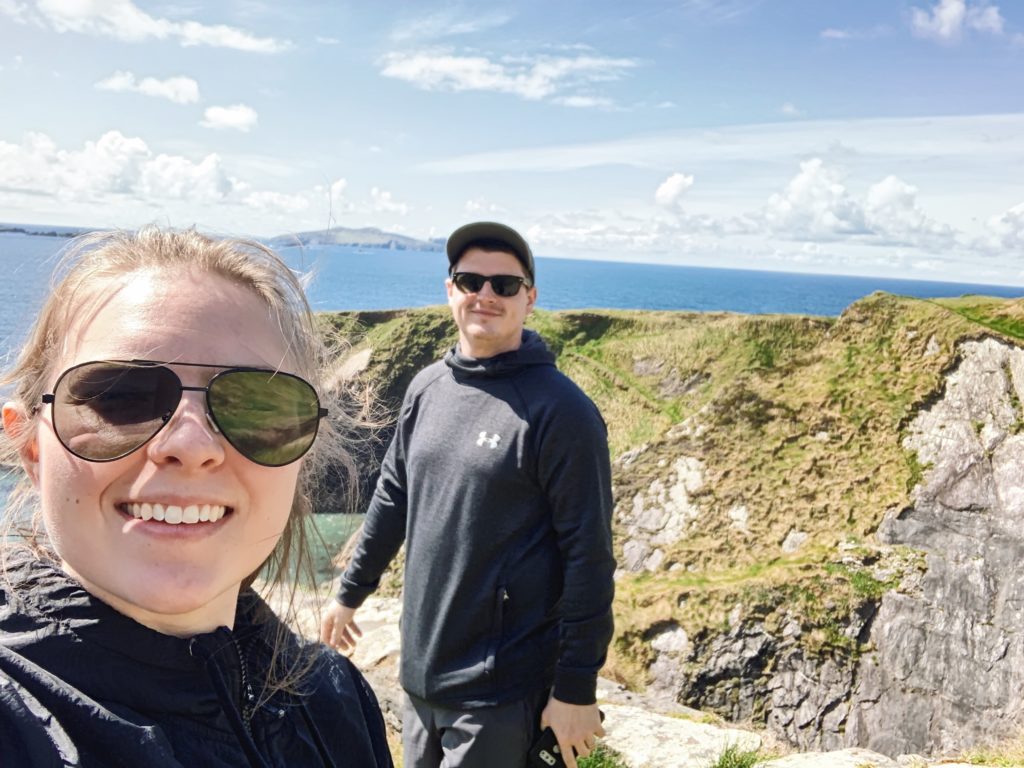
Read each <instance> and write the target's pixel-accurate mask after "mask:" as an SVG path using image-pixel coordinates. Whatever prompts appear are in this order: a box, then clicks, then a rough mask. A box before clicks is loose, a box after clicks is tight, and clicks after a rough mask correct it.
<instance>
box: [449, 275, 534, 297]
mask: <svg viewBox="0 0 1024 768" xmlns="http://www.w3.org/2000/svg"><path fill="white" fill-rule="evenodd" d="M452 282H453V283H455V287H456V288H458V289H459V290H460V291H462V292H463V293H480V291H482V290H483V288H484V283H490V284H491V290H493V291H494V292H495V294H497V295H498V296H501V297H502V298H505V299H508V298H511V297H513V296H515V295H516V294H517V293H519V288H520V286H523V285H525V286H526V287H527V288H530V287H531V283H530V281H529V280H527V279H526V278H525V277H519V276H518V275H478V274H477V273H476V272H455V273H454V274H453V275H452Z"/></svg>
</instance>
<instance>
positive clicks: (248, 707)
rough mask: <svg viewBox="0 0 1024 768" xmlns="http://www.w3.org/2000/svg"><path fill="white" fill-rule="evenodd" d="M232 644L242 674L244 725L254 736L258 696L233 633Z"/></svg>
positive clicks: (240, 647)
mask: <svg viewBox="0 0 1024 768" xmlns="http://www.w3.org/2000/svg"><path fill="white" fill-rule="evenodd" d="M230 637H231V643H232V645H234V646H235V653H237V654H238V668H239V669H240V670H241V673H242V691H241V693H242V696H241V699H242V707H241V709H242V724H243V725H244V726H245V730H246V731H247V732H248V734H249V735H250V736H252V722H251V721H252V716H253V702H254V701H256V695H255V694H254V693H253V692H252V685H251V684H250V682H249V674H248V673H247V672H246V666H247V665H246V663H245V655H244V654H243V653H242V646H241V645H240V644H239V642H238V638H236V637H235V636H234V634H233V633H232V634H231V635H230Z"/></svg>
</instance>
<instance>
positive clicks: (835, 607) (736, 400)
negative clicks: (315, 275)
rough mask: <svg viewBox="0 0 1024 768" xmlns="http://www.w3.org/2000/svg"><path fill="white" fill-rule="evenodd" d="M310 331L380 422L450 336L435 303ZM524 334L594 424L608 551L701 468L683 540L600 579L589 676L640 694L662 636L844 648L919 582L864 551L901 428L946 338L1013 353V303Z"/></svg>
mask: <svg viewBox="0 0 1024 768" xmlns="http://www.w3.org/2000/svg"><path fill="white" fill-rule="evenodd" d="M324 322H325V323H328V324H330V325H331V326H333V327H334V328H335V329H337V330H339V331H340V332H342V333H343V334H345V335H349V336H351V337H352V338H353V339H354V340H355V343H356V347H355V350H354V351H355V352H356V353H359V352H360V351H362V352H363V353H364V355H365V353H366V351H367V350H370V354H369V362H368V365H367V366H366V368H365V371H364V373H363V377H364V379H365V380H367V381H370V382H373V384H374V385H375V386H376V388H377V391H378V392H379V394H380V395H381V396H382V399H383V401H384V402H385V404H386V405H387V406H388V407H389V408H392V409H393V408H395V407H396V406H397V404H398V402H399V401H400V398H401V395H402V392H403V391H404V389H405V386H406V385H407V384H408V382H409V380H410V379H411V377H412V375H413V374H414V373H415V372H416V371H417V370H419V369H420V368H422V367H423V366H424V365H426V364H427V363H428V362H430V361H432V360H434V359H437V358H438V357H439V356H440V355H441V354H443V352H444V350H445V349H447V348H448V347H449V346H450V345H451V344H452V343H453V341H454V339H455V329H454V326H453V324H452V323H451V320H450V317H449V315H448V311H447V308H444V307H433V308H426V309H417V310H408V311H395V312H360V313H338V314H333V315H329V316H325V317H324ZM529 325H530V326H531V327H533V328H535V329H536V330H538V331H539V332H540V333H541V334H542V335H543V336H544V337H545V338H546V339H547V341H548V343H549V344H550V346H551V347H552V348H553V350H554V351H555V352H556V354H557V355H558V364H559V367H560V368H561V369H562V370H564V371H565V372H566V373H567V374H568V375H569V376H571V377H572V378H573V379H574V380H575V381H576V382H577V383H578V384H579V385H580V386H581V387H582V388H583V389H584V390H585V391H586V392H587V393H588V394H589V395H590V397H591V398H592V399H593V400H594V401H595V402H596V403H597V404H598V406H599V407H600V409H601V411H602V413H603V414H604V416H605V419H606V421H607V422H608V425H609V435H610V444H611V450H612V456H613V460H615V461H616V464H615V476H614V482H615V496H616V517H617V537H618V547H619V548H620V552H619V554H620V555H621V553H622V552H621V547H622V546H623V543H624V540H625V538H626V534H625V531H624V529H623V526H622V521H623V520H624V519H625V518H627V517H628V515H629V510H630V508H631V507H632V506H635V505H636V503H637V501H636V500H637V499H641V498H643V497H644V495H645V494H649V493H650V492H651V489H652V488H655V487H658V483H660V482H662V480H663V479H664V477H665V474H666V471H667V469H666V468H667V467H671V466H672V465H673V464H674V463H675V462H677V461H678V460H679V459H680V457H687V458H688V459H689V460H692V461H693V462H694V464H693V466H699V467H700V472H701V482H700V483H698V484H697V487H696V488H693V489H691V491H692V492H691V493H690V495H689V498H688V503H689V504H690V505H691V507H692V509H691V517H692V519H690V520H689V522H688V524H687V528H686V531H685V535H684V536H682V537H681V538H680V539H679V540H678V541H675V542H672V543H669V544H667V545H665V546H664V547H663V549H664V557H663V558H662V560H661V561H660V564H659V565H658V566H657V567H656V568H655V569H654V570H653V571H646V570H644V571H638V572H634V573H623V574H621V575H620V578H619V580H618V582H617V596H616V625H617V630H616V640H615V643H614V644H613V648H612V652H611V658H610V660H609V666H608V673H610V674H611V675H612V676H615V677H617V678H619V679H620V680H622V681H624V682H627V683H629V684H631V685H634V686H637V687H642V686H643V685H644V683H645V682H646V678H647V666H648V664H649V662H650V660H651V658H652V656H651V649H650V643H649V641H650V639H651V637H652V636H653V634H654V633H656V632H657V631H658V630H659V628H662V627H664V626H666V624H668V623H671V624H678V625H679V626H681V627H683V628H684V629H685V631H686V633H687V635H688V636H689V637H690V638H695V639H697V640H699V639H700V638H706V637H709V636H712V635H714V634H715V633H719V632H721V631H722V630H723V628H726V627H728V626H729V624H730V622H735V620H736V617H737V615H739V616H741V617H743V618H744V619H750V618H751V617H753V618H756V619H757V620H758V621H760V622H762V623H763V624H764V626H766V627H768V628H769V629H774V628H779V627H781V625H782V624H783V623H792V622H796V623H797V624H798V625H799V626H800V627H801V630H802V632H801V637H802V638H803V640H802V642H804V643H805V645H806V647H807V649H808V652H810V653H815V654H824V655H831V656H847V657H849V656H852V655H856V654H857V653H859V652H860V650H862V649H861V647H860V646H859V643H860V642H862V641H861V639H859V638H858V637H857V636H856V635H854V636H852V637H851V636H850V633H849V632H844V628H846V627H848V626H849V624H850V618H851V617H852V616H856V615H857V614H858V612H859V613H861V614H863V613H864V612H865V611H870V610H871V606H873V605H875V604H877V601H878V599H879V598H880V595H881V594H882V592H884V591H886V590H889V589H893V588H900V587H901V585H903V584H905V583H906V584H911V583H912V581H913V579H912V578H908V577H911V576H913V574H914V573H915V572H917V571H918V570H919V569H920V568H921V567H922V558H921V555H920V554H919V553H915V552H910V551H901V550H893V549H883V548H879V547H877V546H875V545H874V543H873V537H872V534H873V532H874V531H875V530H876V528H877V527H878V525H879V522H880V521H881V519H882V517H883V516H884V515H885V513H886V512H887V511H889V510H898V509H901V508H903V507H905V506H907V505H908V504H909V503H910V492H911V490H912V489H913V488H914V486H915V484H916V483H917V481H918V479H919V478H920V475H921V472H922V470H923V468H922V467H921V466H919V465H918V464H917V462H916V459H915V457H914V455H913V454H911V453H909V452H908V451H906V450H904V448H903V447H902V439H903V432H904V430H905V427H906V425H907V424H908V423H909V421H910V419H911V418H912V416H913V414H914V413H915V412H916V410H917V409H919V408H920V407H921V406H922V405H924V404H927V403H929V402H931V400H932V399H934V398H936V397H937V396H938V395H939V394H940V393H941V387H942V382H943V374H944V373H945V372H946V371H948V370H949V369H950V368H951V367H952V366H954V365H955V364H956V354H957V353H956V349H957V343H958V342H959V341H961V340H963V339H966V338H978V337H982V336H986V335H996V336H1000V337H1006V338H1012V339H1022V338H1024V304H1022V303H1021V302H1019V301H1009V300H1001V299H990V298H985V297H965V298H961V299H955V300H942V301H922V300H916V299H907V298H900V297H895V296H891V295H886V294H875V295H872V296H870V297H867V298H866V299H863V300H862V301H859V302H857V303H855V304H853V305H852V306H851V307H849V308H848V309H847V310H846V311H845V312H844V313H843V314H842V315H841V316H840V317H839V318H815V317H799V316H744V315H734V314H726V313H706V314H698V313H688V312H640V311H565V312H545V311H538V312H536V313H535V314H534V315H533V316H532V317H531V318H530V321H529ZM794 537H795V538H794ZM907 588H910V587H907Z"/></svg>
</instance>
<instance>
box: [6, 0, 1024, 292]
mask: <svg viewBox="0 0 1024 768" xmlns="http://www.w3.org/2000/svg"><path fill="white" fill-rule="evenodd" d="M0 100H2V103H3V105H4V106H3V109H2V111H0V221H8V222H22V223H40V224H68V225H85V226H103V227H105V226H121V227H134V226H138V225H140V224H143V223H146V222H151V221H156V222H161V223H165V224H171V225H174V226H181V227H184V226H191V225H193V224H195V225H198V226H199V227H200V228H202V229H205V230H209V231H214V232H223V233H231V234H247V235H257V236H269V235H275V234H280V233H285V232H299V231H306V230H315V229H323V228H325V227H327V226H328V225H332V224H334V225H341V226H348V227H362V226H375V227H380V228H382V229H385V230H388V231H393V232H399V233H403V234H408V235H411V236H414V237H421V238H428V237H444V236H446V235H447V234H448V232H450V231H451V230H452V229H453V228H455V227H456V226H458V225H460V224H462V223H464V222H466V221H470V220H474V219H482V218H487V219H497V220H500V221H505V222H508V223H510V224H512V225H513V226H516V227H518V228H520V229H521V230H522V231H523V232H524V233H525V234H526V235H527V237H528V238H529V239H530V241H531V243H532V245H533V246H534V250H535V251H536V252H537V253H538V254H539V255H543V256H559V257H589V258H595V257H596V258H605V259H619V260H636V261H647V262H659V263H677V264H692V265H699V266H734V267H741V268H754V269H771V270H791V271H805V272H833V273H845V274H867V275H883V276H901V277H916V278H921V279H939V280H969V281H973V282H1007V283H1013V284H1024V184H1022V180H1024V2H1022V1H1021V0H1002V2H998V3H997V2H986V1H984V0H906V1H904V0H884V1H883V0H860V1H859V2H822V1H821V0H815V1H812V0H774V1H772V0H760V1H758V0H675V2H642V1H641V0H638V1H637V2H635V3H622V2H614V3H613V2H603V1H601V0H586V1H577V0H564V1H562V0H547V2H534V1H533V0H530V1H528V2H517V3H514V4H511V3H510V4H502V3H497V2H457V3H445V2H389V3H367V2H364V3H352V2H333V1H332V2H295V3H271V2H261V1H260V0H228V1H226V2H217V3H194V2H193V3H189V2H183V3H160V2H146V1H144V0H136V1H135V2H132V0H0Z"/></svg>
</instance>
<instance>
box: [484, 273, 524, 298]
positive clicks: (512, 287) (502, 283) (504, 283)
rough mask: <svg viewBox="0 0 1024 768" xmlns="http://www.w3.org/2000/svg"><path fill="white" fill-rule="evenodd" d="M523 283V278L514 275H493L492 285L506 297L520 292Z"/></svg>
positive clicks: (498, 292)
mask: <svg viewBox="0 0 1024 768" xmlns="http://www.w3.org/2000/svg"><path fill="white" fill-rule="evenodd" d="M521 283H522V280H520V279H519V278H518V277H514V276H512V275H494V276H492V277H491V287H492V288H493V289H494V292H495V293H496V294H498V295H499V296H501V297H502V298H506V299H507V298H509V297H511V296H515V295H516V294H517V293H519V286H520V284H521Z"/></svg>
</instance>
